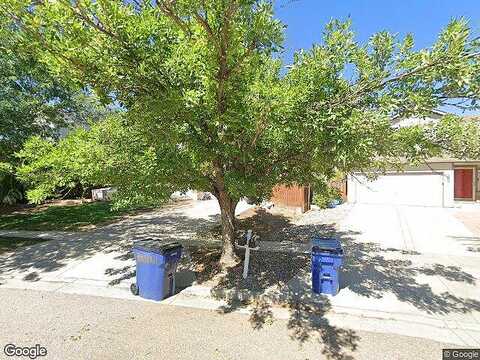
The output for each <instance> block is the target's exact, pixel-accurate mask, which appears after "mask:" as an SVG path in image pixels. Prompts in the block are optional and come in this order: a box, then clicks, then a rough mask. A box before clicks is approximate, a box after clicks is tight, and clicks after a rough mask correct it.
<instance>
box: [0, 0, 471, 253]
mask: <svg viewBox="0 0 480 360" xmlns="http://www.w3.org/2000/svg"><path fill="white" fill-rule="evenodd" d="M0 12H1V15H3V16H4V17H5V18H6V19H9V21H10V22H11V29H12V30H11V31H12V33H13V34H14V36H15V37H17V38H18V39H19V41H20V42H21V43H22V44H23V45H22V46H20V47H19V51H22V52H28V53H31V54H34V55H35V58H36V59H38V61H39V62H40V63H42V64H44V65H45V66H47V67H48V69H49V71H50V72H51V73H52V74H54V75H56V76H59V77H61V78H62V79H66V80H68V81H70V82H71V83H72V84H75V85H81V86H88V87H89V88H91V89H93V90H95V91H96V93H97V94H98V95H99V96H100V97H101V98H102V99H103V100H104V101H106V102H108V101H110V102H115V103H116V104H117V105H120V106H121V107H122V108H123V109H124V110H125V112H124V114H123V115H122V116H120V117H121V119H117V120H115V122H114V123H115V126H112V127H111V128H110V130H109V131H106V132H105V133H104V135H103V137H102V138H101V139H99V140H98V141H99V142H100V143H102V144H103V145H102V146H104V145H105V143H106V144H108V146H106V147H102V149H108V151H107V153H106V154H105V157H106V158H107V159H109V160H105V161H107V165H108V166H105V167H104V169H106V170H105V171H104V176H105V177H106V178H109V179H110V183H112V184H116V185H117V186H119V188H120V193H121V194H123V196H122V197H121V199H122V200H121V201H123V202H124V203H125V204H127V203H129V202H132V203H135V202H141V201H144V200H145V201H146V200H147V199H151V197H149V195H152V194H155V195H154V196H156V197H161V195H160V193H163V194H164V195H165V194H167V193H168V192H169V191H171V190H172V189H174V188H176V189H187V188H195V189H199V190H207V191H211V192H212V193H214V194H215V196H216V197H217V199H218V200H219V203H220V207H221V210H222V223H223V234H224V238H225V239H227V240H228V241H226V244H228V243H229V242H230V241H231V239H232V238H233V231H234V225H235V224H234V209H235V206H236V203H237V202H238V199H239V198H240V197H242V196H249V197H252V198H261V197H267V196H269V194H270V191H271V188H272V187H273V186H274V185H275V184H277V183H292V182H297V183H315V182H325V181H326V180H327V179H329V178H331V177H332V176H334V174H335V172H336V171H337V170H340V171H343V172H351V171H354V170H365V169H372V168H378V169H386V168H388V167H389V166H392V165H395V164H398V162H399V161H400V160H401V159H405V158H406V159H408V160H409V161H417V160H419V159H422V158H425V157H428V156H432V155H434V154H437V153H438V152H439V151H447V150H446V149H449V150H448V151H452V152H453V153H455V154H456V155H462V154H463V155H466V154H468V155H472V154H478V149H475V146H477V143H476V142H474V141H472V142H470V143H469V147H470V149H469V150H468V151H465V149H464V148H463V145H461V144H458V143H457V144H455V145H452V144H447V143H445V141H444V139H446V138H449V139H456V141H457V140H458V138H455V137H453V136H452V137H448V136H447V135H445V136H443V135H442V136H440V134H445V132H448V131H458V128H455V126H454V125H451V126H444V127H443V128H441V129H440V128H439V129H438V130H439V131H438V132H436V129H420V128H412V129H409V130H406V129H396V128H393V127H392V126H391V119H392V118H394V117H398V116H409V115H415V116H423V115H426V114H428V113H429V111H431V110H432V109H436V108H438V107H440V106H442V105H445V104H452V105H454V106H457V107H459V108H461V109H464V108H466V109H478V106H477V103H476V99H477V98H478V96H479V86H480V75H479V74H480V72H479V64H480V63H479V51H480V42H479V40H478V39H475V38H472V35H471V30H470V28H469V25H468V23H467V21H465V20H464V19H457V20H452V22H451V23H450V24H449V25H448V26H447V27H446V28H445V29H444V30H443V31H442V32H441V33H440V35H439V37H438V39H437V41H436V42H435V43H434V44H433V46H432V47H431V48H429V49H423V50H417V49H416V48H415V45H414V40H413V37H412V36H410V35H409V36H407V37H405V38H404V39H399V38H398V37H397V36H395V35H393V34H390V33H388V32H381V33H378V34H376V35H374V36H372V37H371V39H370V40H369V41H368V43H366V44H362V43H359V42H358V41H357V40H356V39H355V34H354V32H353V30H352V27H351V24H350V22H348V21H346V22H341V21H332V22H330V23H329V24H328V25H327V27H326V29H325V30H324V34H323V41H322V42H321V43H319V44H316V45H314V46H313V47H312V48H311V49H309V50H305V51H300V52H298V53H297V54H296V55H295V59H294V62H293V64H291V65H290V66H288V67H287V68H286V69H285V68H284V67H283V64H282V62H281V60H279V56H278V53H279V52H281V51H282V44H283V37H284V25H283V24H282V23H281V22H280V21H279V20H277V19H275V17H274V14H273V5H272V3H270V2H268V1H256V0H222V1H218V0H203V1H199V0H176V1H174V0H155V1H143V0H135V1H128V2H127V1H125V2H122V1H113V0H100V1H90V0H76V1H69V0H53V1H46V0H44V1H38V0H37V1H34V2H32V1H29V0H4V1H3V2H2V3H1V4H0ZM448 121H450V122H453V123H456V124H458V126H460V127H461V128H462V129H463V127H464V125H463V124H462V123H461V122H459V121H458V119H450V120H448ZM440 130H441V131H440ZM118 139H121V140H122V141H120V140H118ZM132 139H136V141H135V142H133V140H132ZM117 140H118V141H117ZM457 142H458V141H457ZM132 149H135V154H139V156H132V154H133V152H132V151H131V150H132ZM102 151H103V150H102ZM118 174H122V176H118ZM166 174H168V176H167V175H166ZM159 184H163V185H159ZM152 189H153V190H152ZM152 196H153V195H152ZM229 249H230V250H231V247H228V246H227V245H225V248H224V251H225V253H224V255H225V254H226V253H227V252H228V251H230V250H229Z"/></svg>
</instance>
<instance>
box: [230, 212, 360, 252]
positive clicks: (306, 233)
mask: <svg viewBox="0 0 480 360" xmlns="http://www.w3.org/2000/svg"><path fill="white" fill-rule="evenodd" d="M350 209H351V205H349V204H342V205H340V206H337V207H336V208H333V209H321V210H310V211H308V212H306V213H305V214H301V215H298V214H297V215H295V214H292V213H289V212H287V211H283V210H282V209H275V208H272V209H271V210H266V209H263V208H255V209H250V210H248V211H247V212H245V213H243V214H241V215H240V216H239V220H240V221H239V222H240V226H239V228H240V229H241V230H243V231H245V230H247V229H253V230H254V232H255V233H256V234H258V235H260V239H261V241H277V242H281V241H293V242H297V243H308V242H310V240H311V239H312V237H314V236H317V235H323V236H329V235H333V233H334V232H335V231H336V224H337V223H338V222H339V221H341V220H342V219H343V218H344V217H345V216H346V215H347V214H348V212H349V211H350Z"/></svg>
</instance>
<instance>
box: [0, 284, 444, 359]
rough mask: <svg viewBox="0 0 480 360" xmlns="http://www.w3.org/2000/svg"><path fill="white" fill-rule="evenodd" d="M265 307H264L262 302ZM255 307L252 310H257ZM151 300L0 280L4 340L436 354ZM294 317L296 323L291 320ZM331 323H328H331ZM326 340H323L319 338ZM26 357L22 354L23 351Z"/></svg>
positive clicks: (90, 347) (73, 354) (185, 352)
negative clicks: (5, 284) (7, 284)
mask: <svg viewBox="0 0 480 360" xmlns="http://www.w3.org/2000/svg"><path fill="white" fill-rule="evenodd" d="M265 311H267V312H268V310H265ZM257 315H258V314H257ZM253 323H255V324H257V327H258V323H257V322H255V321H252V317H251V316H249V315H247V314H241V313H238V312H229V313H218V312H214V311H208V310H200V309H191V308H184V307H177V306H171V305H159V304H155V303H150V302H140V301H132V300H119V299H110V298H100V297H93V296H84V295H81V296H80V295H67V294H59V293H52V292H37V291H31V290H12V289H1V288H0V348H1V350H0V351H1V353H0V358H1V359H21V358H19V357H14V358H12V357H7V356H6V355H5V354H4V351H3V349H4V346H5V345H7V344H9V343H12V344H15V345H16V346H34V345H35V344H40V345H41V346H43V347H45V348H46V349H47V355H46V357H39V359H62V360H67V359H116V360H120V359H168V360H173V359H196V360H202V359H208V360H213V359H235V360H242V359H269V360H270V359H272V360H282V359H288V360H293V359H302V360H306V359H310V360H313V359H324V358H327V356H326V354H328V355H329V357H330V358H334V359H389V360H391V359H409V360H412V359H422V360H423V359H441V349H442V348H445V347H449V345H447V344H441V343H437V342H434V341H430V340H425V339H418V338H413V337H407V336H399V335H389V334H380V333H370V332H362V331H353V330H348V329H336V330H335V331H329V329H328V326H327V328H325V327H324V324H323V325H322V324H321V323H320V324H311V323H308V322H302V321H301V319H299V324H301V326H300V327H298V326H296V324H295V323H294V322H292V321H290V322H288V321H284V320H271V319H268V316H267V321H266V322H265V324H264V325H263V326H260V328H257V329H255V328H254V327H253V326H252V324H253ZM297 325H298V324H297ZM330 330H331V329H330ZM325 345H326V346H325ZM24 358H25V359H28V358H26V357H24Z"/></svg>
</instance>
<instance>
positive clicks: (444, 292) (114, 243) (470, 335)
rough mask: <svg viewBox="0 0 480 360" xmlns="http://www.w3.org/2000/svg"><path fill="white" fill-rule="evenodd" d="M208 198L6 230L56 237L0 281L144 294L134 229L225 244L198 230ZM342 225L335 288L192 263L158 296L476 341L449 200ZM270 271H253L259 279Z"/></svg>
mask: <svg viewBox="0 0 480 360" xmlns="http://www.w3.org/2000/svg"><path fill="white" fill-rule="evenodd" d="M202 203H203V202H202ZM202 203H201V204H200V205H198V204H195V205H194V206H193V207H192V204H184V205H181V206H178V207H175V208H170V209H168V208H167V209H166V210H164V211H159V212H157V213H155V214H142V215H140V216H138V217H134V218H132V219H128V220H126V221H124V222H122V223H119V224H112V225H109V226H108V227H106V228H102V229H100V230H99V231H96V232H93V233H80V234H75V233H37V234H33V233H27V232H16V233H15V234H13V233H11V232H10V235H18V236H20V237H30V236H33V235H35V236H43V237H45V238H53V239H56V240H54V241H51V242H45V243H42V244H38V245H36V246H32V247H28V248H24V249H20V250H18V251H17V252H15V253H14V254H11V255H9V256H3V257H1V258H2V261H1V262H0V283H2V285H1V287H0V289H1V288H17V289H34V290H48V291H52V292H57V293H64V294H65V293H68V294H84V295H97V296H104V297H113V298H123V299H131V300H134V299H135V300H139V301H141V302H145V301H144V300H142V299H140V298H138V297H133V295H131V294H130V292H129V290H128V287H129V285H130V283H131V282H132V281H134V276H135V272H134V270H135V267H134V263H133V259H132V256H131V252H130V248H131V239H132V236H151V234H154V233H155V234H157V236H158V235H159V236H162V237H164V238H165V239H175V240H177V241H180V242H182V243H183V244H184V245H195V244H197V245H198V244H201V245H202V246H206V245H208V246H212V247H215V246H219V243H218V242H215V241H211V242H207V244H206V242H205V240H202V241H200V242H199V241H198V239H195V234H196V233H197V232H198V231H199V230H202V229H204V228H206V227H208V226H210V225H211V224H213V223H214V220H211V219H210V217H211V216H214V215H211V214H212V211H211V209H210V208H209V206H210V204H208V203H207V204H206V205H205V203H203V204H202ZM198 206H206V207H205V208H203V210H202V208H199V207H198ZM208 209H210V210H208ZM314 218H315V217H314V216H312V214H308V216H305V218H304V221H303V222H304V223H302V225H301V226H302V228H306V227H309V226H318V224H317V223H315V221H317V220H315V219H314ZM322 221H323V220H322ZM337 225H338V226H337V229H336V234H335V235H336V236H338V237H339V238H340V239H341V241H342V244H343V246H344V248H345V251H346V258H345V266H344V268H343V271H342V283H341V291H340V293H339V294H338V295H337V296H335V297H327V296H321V295H314V294H312V292H311V290H310V289H311V286H310V281H311V280H310V269H309V267H308V266H307V267H305V268H301V269H300V268H299V269H298V273H297V274H296V275H294V274H293V275H294V276H293V277H292V278H291V279H289V281H287V282H279V283H278V284H275V285H272V286H269V287H265V288H263V289H262V291H260V292H258V291H257V292H255V293H252V292H251V291H248V289H243V288H228V287H227V288H225V287H223V288H222V287H220V286H215V285H212V286H206V284H202V285H195V284H194V282H195V276H194V274H193V273H192V271H189V270H188V269H186V270H185V271H181V272H180V273H179V274H178V276H177V278H178V281H177V284H178V285H179V287H180V288H185V289H184V290H182V291H181V292H180V293H179V294H177V295H175V296H173V297H171V298H169V299H166V300H165V301H163V302H162V303H163V304H171V305H177V306H186V307H194V308H202V309H211V310H219V309H223V310H225V311H238V312H245V313H249V314H251V315H255V318H256V319H257V322H258V323H259V324H262V322H265V321H268V319H269V318H270V317H274V318H278V319H284V320H288V321H293V322H295V321H297V320H296V319H298V318H300V319H304V322H305V324H304V325H305V326H309V325H308V324H309V321H308V319H310V318H311V316H312V314H317V316H318V317H319V318H320V319H323V321H329V322H330V323H332V324H335V326H338V327H349V328H353V329H359V330H364V331H372V332H381V333H384V332H385V333H391V334H399V335H413V336H417V337H423V338H428V339H432V340H437V341H442V342H449V343H454V344H456V345H459V346H478V345H480V288H479V281H480V280H479V279H480V261H479V260H480V256H479V255H480V254H479V253H478V252H472V251H469V250H468V247H467V246H466V244H465V243H464V242H462V241H459V240H458V239H459V238H468V237H471V236H472V233H471V232H470V231H469V230H468V229H466V228H465V226H463V225H462V224H461V223H460V222H459V221H458V220H456V219H455V217H454V216H453V215H452V214H451V213H450V211H449V210H448V209H435V208H411V207H408V208H404V207H382V206H366V205H362V206H360V205H357V206H354V207H353V209H351V211H350V210H349V212H348V214H347V216H346V218H345V219H344V220H343V221H341V222H340V223H339V224H337ZM315 229H317V227H315ZM1 234H2V233H0V236H1ZM3 234H5V232H3ZM262 247H263V249H264V250H266V251H273V250H276V251H284V252H288V253H291V254H298V253H305V252H307V253H308V244H298V243H291V242H290V243H289V242H284V243H278V242H276V243H274V242H272V243H266V242H264V243H263V244H262ZM253 256H255V255H253ZM187 260H188V259H187ZM266 275H268V274H263V273H260V274H255V275H254V276H256V277H258V278H259V282H260V283H261V282H262V279H263V277H264V276H266ZM265 283H268V284H269V282H268V281H265ZM240 300H249V301H250V300H253V303H250V304H244V303H242V302H241V301H240ZM259 304H260V305H259ZM412 324H415V326H412Z"/></svg>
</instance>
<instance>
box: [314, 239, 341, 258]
mask: <svg viewBox="0 0 480 360" xmlns="http://www.w3.org/2000/svg"><path fill="white" fill-rule="evenodd" d="M312 252H328V253H334V254H343V249H342V245H341V244H340V240H338V239H335V238H323V237H317V238H314V239H313V240H312Z"/></svg>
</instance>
